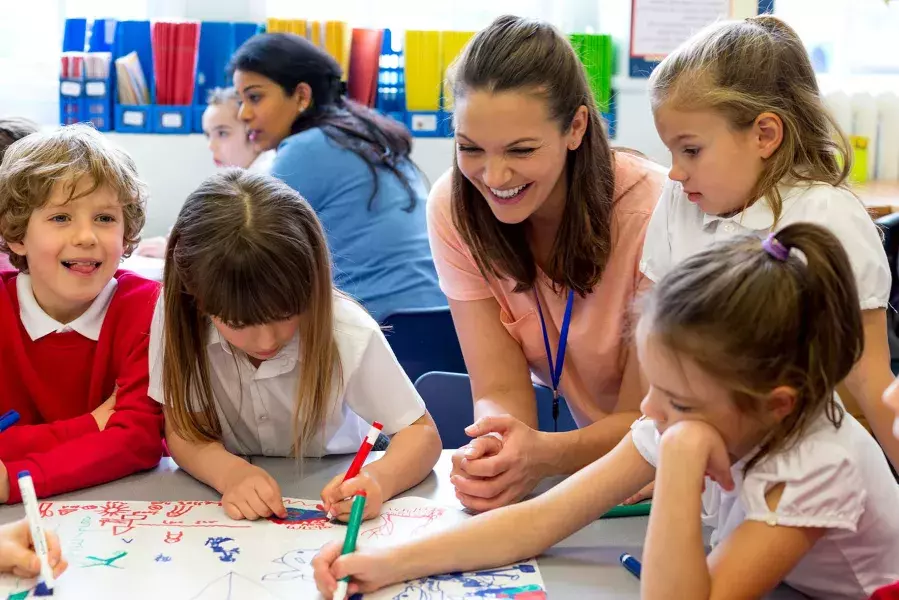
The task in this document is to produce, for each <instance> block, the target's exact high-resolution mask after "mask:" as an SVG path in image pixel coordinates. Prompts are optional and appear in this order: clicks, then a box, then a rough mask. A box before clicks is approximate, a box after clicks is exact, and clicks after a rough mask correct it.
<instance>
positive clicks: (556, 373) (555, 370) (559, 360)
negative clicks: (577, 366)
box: [534, 289, 574, 431]
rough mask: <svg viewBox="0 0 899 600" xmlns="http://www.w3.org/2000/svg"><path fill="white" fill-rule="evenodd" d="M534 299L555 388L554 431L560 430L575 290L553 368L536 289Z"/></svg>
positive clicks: (566, 307)
mask: <svg viewBox="0 0 899 600" xmlns="http://www.w3.org/2000/svg"><path fill="white" fill-rule="evenodd" d="M534 298H536V299H537V313H538V314H539V315H540V325H541V326H542V327H543V345H544V346H545V347H546V362H547V363H549V377H550V379H551V380H552V387H553V430H554V431H558V430H559V382H560V381H561V380H562V366H563V365H564V364H565V348H566V347H567V346H568V326H569V325H571V307H572V306H574V290H570V291H569V292H568V303H567V304H566V305H565V316H564V317H562V331H560V332H559V350H558V352H559V353H558V355H557V356H556V364H555V366H553V354H552V349H551V348H550V347H549V334H547V333H546V320H545V319H544V318H543V309H542V308H541V307H540V295H539V294H538V293H537V290H536V289H534Z"/></svg>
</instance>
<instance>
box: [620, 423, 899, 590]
mask: <svg viewBox="0 0 899 600" xmlns="http://www.w3.org/2000/svg"><path fill="white" fill-rule="evenodd" d="M631 439H632V441H633V443H634V446H635V447H636V448H637V451H638V452H639V453H640V455H641V456H642V457H643V458H644V459H645V460H646V462H648V463H649V464H651V465H653V466H654V467H656V466H657V465H658V461H659V454H660V446H661V436H660V435H659V431H658V428H657V427H656V424H655V422H654V421H652V420H651V419H647V418H642V419H640V420H638V421H636V422H635V423H634V424H633V425H631ZM756 451H757V449H756V450H753V451H752V452H750V453H749V454H747V455H746V456H744V457H742V458H741V459H740V460H739V461H737V462H736V463H734V464H733V465H732V466H731V470H730V471H731V476H732V478H733V481H734V489H733V490H732V491H730V492H728V491H726V490H724V489H723V488H721V486H720V485H718V484H717V483H716V482H714V481H713V480H712V479H710V478H708V477H706V479H705V491H704V492H703V493H702V511H703V514H702V520H703V523H704V524H705V525H706V526H708V527H712V528H714V531H713V532H712V538H711V544H712V546H713V547H714V546H717V545H718V544H719V543H721V542H722V541H723V540H724V539H725V538H727V537H728V536H729V535H730V534H731V533H733V532H734V531H735V530H736V529H737V528H739V526H740V525H742V524H743V523H744V522H745V521H761V522H763V523H767V524H768V525H771V526H776V525H780V526H785V527H820V528H823V529H826V532H825V533H824V536H823V537H822V538H821V539H820V540H818V542H817V543H815V545H814V546H813V547H812V548H811V549H810V550H809V551H808V552H806V554H805V555H804V556H803V557H802V559H801V560H800V561H799V563H798V564H797V565H796V566H794V567H793V569H792V570H791V571H790V572H789V573H788V574H787V575H786V576H785V577H784V582H785V583H787V584H789V585H790V586H792V587H794V588H796V589H797V590H799V591H800V592H803V593H804V594H807V595H808V596H809V597H812V598H831V599H835V600H856V599H858V598H867V597H868V596H870V595H871V594H872V593H874V590H876V589H877V588H879V587H882V586H884V585H887V584H889V583H892V582H894V581H896V580H897V579H899V511H897V510H896V506H899V485H897V484H896V480H895V479H894V478H893V475H892V473H890V467H889V465H888V464H887V461H886V457H885V456H884V454H883V450H881V449H880V446H878V445H877V442H876V441H875V440H874V438H873V437H871V434H869V433H868V432H867V431H866V430H865V428H864V427H862V425H861V424H860V423H859V422H858V421H856V420H855V418H853V417H852V415H850V414H848V413H847V414H846V415H845V416H844V417H843V421H842V424H841V425H840V427H839V428H837V427H835V426H834V425H833V423H831V422H830V421H829V420H828V419H827V417H826V415H825V413H824V411H823V410H822V411H821V413H820V414H819V415H817V416H816V417H815V418H814V419H812V420H811V421H810V422H809V423H808V425H807V426H806V428H805V431H804V432H803V434H802V437H801V438H799V439H798V440H796V442H795V443H793V444H791V445H790V446H788V447H786V448H783V449H781V450H779V451H777V452H776V453H774V454H769V455H767V456H764V457H762V458H761V459H760V460H759V462H758V464H756V465H753V467H752V468H751V469H749V471H748V472H747V473H746V474H745V476H744V466H745V465H746V464H747V463H748V461H749V459H750V458H752V457H753V456H755V454H756ZM662 468H664V466H663V467H662ZM779 483H783V484H784V490H783V494H782V495H781V497H780V501H779V503H778V505H777V507H776V508H775V509H774V510H771V509H770V508H769V507H768V503H767V501H766V499H765V497H766V494H767V493H768V490H770V489H771V488H772V487H774V486H776V485H777V484H779ZM697 492H698V490H697ZM698 516H699V515H697V517H698Z"/></svg>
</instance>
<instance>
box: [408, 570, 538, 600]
mask: <svg viewBox="0 0 899 600" xmlns="http://www.w3.org/2000/svg"><path fill="white" fill-rule="evenodd" d="M535 572H536V569H535V568H534V566H533V565H530V564H520V565H515V566H512V567H509V568H505V569H491V570H487V571H475V572H472V573H447V574H445V575H436V576H433V577H426V578H423V579H417V580H414V581H409V582H407V584H406V588H405V589H404V590H403V591H402V592H400V593H399V594H397V595H396V596H394V597H393V600H449V599H451V598H456V597H457V596H458V592H457V591H456V590H454V589H453V588H456V589H457V588H458V587H459V586H461V587H462V588H463V589H464V595H465V597H466V598H510V599H514V598H518V597H519V594H521V595H522V596H521V597H527V598H539V597H541V593H542V592H543V588H542V587H540V586H539V585H535V584H529V585H515V583H514V582H516V581H517V580H518V579H520V577H521V574H522V573H529V574H530V573H535ZM543 597H545V596H543Z"/></svg>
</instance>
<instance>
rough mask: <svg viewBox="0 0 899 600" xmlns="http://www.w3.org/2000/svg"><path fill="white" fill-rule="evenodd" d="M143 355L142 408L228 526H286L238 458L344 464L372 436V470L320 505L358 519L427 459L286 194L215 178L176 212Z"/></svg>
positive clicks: (404, 390) (362, 320)
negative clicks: (268, 521)
mask: <svg viewBox="0 0 899 600" xmlns="http://www.w3.org/2000/svg"><path fill="white" fill-rule="evenodd" d="M165 261H166V262H165V274H164V280H163V297H162V298H161V299H160V303H159V305H158V306H157V312H156V316H155V318H154V321H153V328H152V333H151V341H150V396H152V397H153V398H155V399H156V400H157V401H159V402H161V403H164V405H165V415H166V441H167V442H168V447H169V450H170V451H171V453H172V456H173V457H174V458H175V460H176V461H177V462H178V464H179V465H180V466H181V467H182V468H184V469H185V470H186V471H187V472H188V473H190V474H191V475H193V476H194V477H196V478H197V479H199V480H201V481H203V482H204V483H206V484H208V485H210V486H212V487H214V488H215V489H216V490H218V491H219V492H220V493H221V494H222V503H223V507H224V509H225V511H226V512H227V513H228V515H229V516H231V517H232V518H235V519H238V518H248V519H256V518H259V517H267V516H269V515H271V514H277V515H279V516H284V515H285V514H286V512H285V509H284V505H283V503H282V501H281V492H280V488H279V486H278V484H277V482H276V481H275V480H274V479H273V478H272V477H271V476H269V475H268V474H267V473H266V472H265V471H264V470H262V469H261V468H259V467H256V466H254V465H252V464H250V463H249V462H247V461H246V460H244V459H243V458H241V455H266V456H289V455H293V456H297V457H304V456H322V455H325V454H345V453H352V452H355V451H356V449H357V448H358V446H359V444H360V442H361V440H362V438H363V437H364V436H365V434H366V433H367V431H368V429H369V425H368V424H369V423H371V422H373V421H379V422H380V423H382V424H383V426H384V430H383V431H384V433H385V434H387V435H389V436H392V440H391V441H390V445H389V448H388V450H387V453H386V454H385V456H384V457H383V458H382V459H381V460H378V461H376V462H374V463H372V464H371V465H369V466H368V467H367V468H366V470H365V471H364V472H363V473H362V474H360V476H359V477H358V478H355V479H351V480H350V481H347V482H346V483H344V484H341V479H342V478H340V477H338V478H335V479H334V480H332V481H331V483H329V484H328V485H327V486H326V487H325V489H324V491H323V492H322V499H323V501H324V504H325V508H326V509H327V510H329V511H330V512H331V513H332V514H333V515H336V516H337V517H339V518H346V517H348V515H349V508H350V505H349V504H350V503H349V501H346V502H344V500H345V499H347V498H350V497H351V496H352V495H353V493H354V492H355V491H357V490H360V489H365V490H366V491H367V493H368V499H369V500H368V503H367V504H366V516H372V515H375V514H378V511H379V509H380V505H381V503H382V501H384V500H387V499H389V498H390V497H392V496H394V495H395V494H397V493H399V492H402V491H404V490H406V489H408V488H409V487H411V486H413V485H415V484H417V483H419V482H420V481H421V480H422V479H424V477H425V476H426V475H427V474H428V473H429V472H430V471H431V469H432V467H433V466H434V464H435V463H436V461H437V458H438V456H439V454H440V437H439V435H438V434H437V430H436V427H435V426H434V423H433V421H432V420H431V417H430V415H429V414H428V412H427V410H426V409H425V407H424V403H423V402H422V400H421V398H420V397H419V395H418V393H417V392H416V391H415V388H414V387H413V385H412V383H411V382H410V381H409V379H408V377H406V375H405V373H404V372H403V370H402V369H401V368H400V366H399V364H398V363H397V361H396V359H395V357H394V356H393V353H392V352H391V350H390V347H389V346H388V345H387V341H386V340H385V338H384V336H383V334H382V333H381V330H380V328H379V327H378V325H377V323H375V321H374V320H373V319H372V318H371V317H370V316H369V315H368V313H366V312H365V310H364V309H362V307H360V306H359V305H358V304H356V303H355V302H354V301H353V300H351V299H350V298H349V297H347V296H345V295H344V294H342V293H341V292H339V291H338V290H336V289H335V288H334V287H333V286H332V283H331V265H330V259H329V254H328V248H327V242H326V240H325V236H324V232H323V230H322V227H321V224H320V223H319V221H318V219H317V218H316V216H315V213H314V212H313V210H312V208H311V207H310V206H309V205H308V204H307V203H306V201H305V200H303V198H302V197H301V196H300V195H299V194H298V193H296V192H295V191H293V190H292V189H291V188H290V187H288V186H287V185H285V184H283V183H281V182H280V181H278V180H276V179H274V178H272V177H269V176H266V175H259V174H253V173H250V172H246V171H242V170H240V169H229V170H227V171H224V172H222V173H219V174H217V175H214V176H212V177H210V178H209V179H207V180H206V181H205V182H204V183H203V184H201V185H200V187H199V188H197V190H196V191H194V192H193V193H192V194H191V195H190V196H189V197H188V199H187V201H186V202H185V204H184V206H183V208H182V209H181V212H180V214H179V215H178V219H177V221H176V222H175V226H174V227H173V228H172V233H171V237H170V239H169V243H168V245H167V247H166V257H165Z"/></svg>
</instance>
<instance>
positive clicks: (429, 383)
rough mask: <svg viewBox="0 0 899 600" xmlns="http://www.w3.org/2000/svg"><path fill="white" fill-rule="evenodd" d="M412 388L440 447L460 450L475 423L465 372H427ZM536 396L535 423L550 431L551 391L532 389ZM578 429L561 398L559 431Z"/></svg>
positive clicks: (551, 426)
mask: <svg viewBox="0 0 899 600" xmlns="http://www.w3.org/2000/svg"><path fill="white" fill-rule="evenodd" d="M415 389H416V390H418V393H419V394H420V395H421V397H422V399H424V401H425V406H427V408H428V412H430V413H431V417H433V419H434V422H435V423H436V424H437V430H438V431H439V432H440V438H441V439H442V440H443V447H444V448H446V449H455V448H460V447H462V446H464V445H465V444H467V443H468V442H470V441H471V438H470V437H468V436H467V435H466V434H465V428H466V427H468V426H469V425H471V423H472V422H473V421H474V405H473V401H472V397H471V380H470V379H469V378H468V375H466V374H464V373H441V372H436V373H435V372H432V373H426V374H425V375H423V376H422V377H421V378H419V379H418V380H417V381H416V382H415ZM534 391H535V393H536V394H537V421H538V424H539V427H540V430H541V431H552V430H553V419H552V400H553V394H552V390H550V389H549V388H547V387H544V386H538V385H535V386H534ZM573 429H577V425H576V424H575V422H574V418H572V416H571V412H570V411H569V410H568V405H567V404H565V400H564V399H563V398H560V399H559V431H571V430H573Z"/></svg>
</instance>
